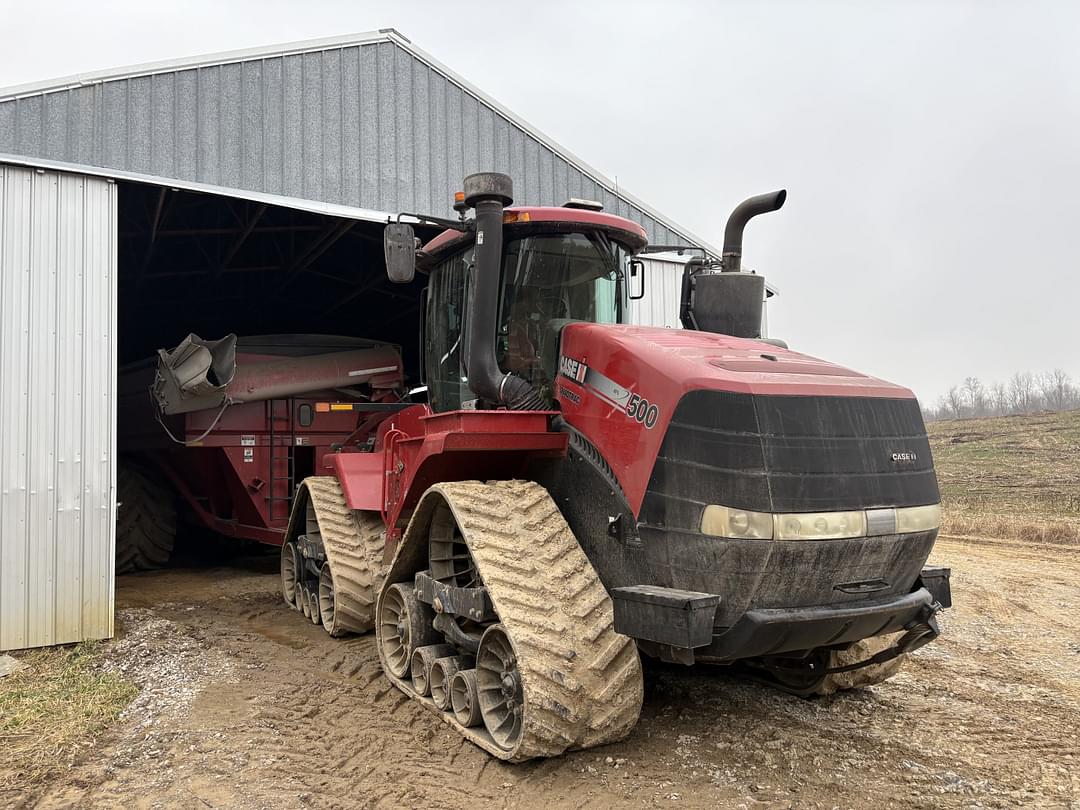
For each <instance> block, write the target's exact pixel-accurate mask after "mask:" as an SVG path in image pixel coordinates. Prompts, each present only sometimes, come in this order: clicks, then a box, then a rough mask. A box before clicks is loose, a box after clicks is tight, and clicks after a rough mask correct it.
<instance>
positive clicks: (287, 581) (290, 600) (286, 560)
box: [281, 541, 297, 607]
mask: <svg viewBox="0 0 1080 810" xmlns="http://www.w3.org/2000/svg"><path fill="white" fill-rule="evenodd" d="M296 585H297V582H296V546H295V545H294V544H293V543H292V542H291V541H290V542H288V543H285V544H284V545H283V546H282V547H281V595H282V596H283V597H284V598H285V604H287V605H288V606H289V607H296Z"/></svg>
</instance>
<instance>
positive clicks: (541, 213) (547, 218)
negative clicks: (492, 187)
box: [423, 206, 648, 258]
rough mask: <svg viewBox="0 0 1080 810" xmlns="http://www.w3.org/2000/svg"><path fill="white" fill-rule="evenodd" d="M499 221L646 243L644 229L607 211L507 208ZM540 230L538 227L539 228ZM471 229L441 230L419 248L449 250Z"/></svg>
mask: <svg viewBox="0 0 1080 810" xmlns="http://www.w3.org/2000/svg"><path fill="white" fill-rule="evenodd" d="M503 224H504V225H509V226H511V227H512V228H513V227H517V226H523V227H533V226H536V225H541V226H542V225H552V226H560V227H563V228H566V227H567V226H569V227H571V228H574V227H575V226H581V227H583V228H584V229H596V230H602V231H604V232H606V233H607V234H608V236H610V237H611V238H612V239H615V240H616V241H618V242H622V243H623V244H626V245H628V246H629V247H630V248H632V249H633V250H640V249H641V248H643V247H645V245H646V244H647V243H648V237H647V236H646V235H645V229H644V228H642V227H641V226H640V225H638V224H637V223H636V222H633V221H631V220H629V219H624V218H623V217H619V216H615V215H614V214H607V213H604V212H603V211H590V210H588V209H584V208H566V207H562V206H559V207H556V206H543V207H541V206H537V207H531V208H530V207H520V208H518V207H515V208H507V209H506V211H505V212H504V213H503ZM541 230H542V228H541ZM472 239H473V231H471V230H470V231H466V232H462V231H455V230H449V229H448V230H445V231H443V232H442V233H440V234H439V235H438V236H436V237H435V238H434V239H432V240H431V241H430V242H428V243H427V244H426V245H424V247H423V252H424V253H425V254H427V256H428V257H431V258H434V257H437V256H438V255H439V254H442V253H446V252H448V251H453V250H454V249H455V248H456V247H458V246H461V245H463V244H466V243H468V242H471V241H472Z"/></svg>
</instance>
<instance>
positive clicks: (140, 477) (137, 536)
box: [116, 463, 176, 574]
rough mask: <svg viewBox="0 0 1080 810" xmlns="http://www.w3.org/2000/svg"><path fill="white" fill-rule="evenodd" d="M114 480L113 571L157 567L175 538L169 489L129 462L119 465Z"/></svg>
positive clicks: (163, 560) (168, 552)
mask: <svg viewBox="0 0 1080 810" xmlns="http://www.w3.org/2000/svg"><path fill="white" fill-rule="evenodd" d="M116 479H117V480H116V491H117V499H118V500H119V501H120V508H119V509H117V510H116V573H118V574H127V573H130V572H132V571H151V570H154V569H156V568H161V567H162V566H163V565H165V563H167V562H168V561H169V557H170V555H171V554H172V550H173V543H174V541H175V540H176V507H175V505H174V503H173V498H174V496H173V493H172V490H170V489H169V488H168V487H167V486H163V485H161V484H160V483H158V482H157V481H156V480H155V479H154V478H152V477H151V476H150V475H148V474H147V473H145V472H144V471H143V470H142V469H140V468H139V467H136V466H133V465H131V464H125V463H121V464H119V465H118V469H117V472H116Z"/></svg>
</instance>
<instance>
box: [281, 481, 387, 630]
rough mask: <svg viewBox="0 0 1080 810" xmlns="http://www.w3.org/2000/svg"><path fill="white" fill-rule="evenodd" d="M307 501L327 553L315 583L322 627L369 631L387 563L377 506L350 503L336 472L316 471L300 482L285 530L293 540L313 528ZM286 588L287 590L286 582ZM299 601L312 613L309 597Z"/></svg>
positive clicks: (316, 600)
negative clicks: (357, 507) (365, 507)
mask: <svg viewBox="0 0 1080 810" xmlns="http://www.w3.org/2000/svg"><path fill="white" fill-rule="evenodd" d="M309 504H310V505H311V507H312V508H313V509H314V513H315V524H317V530H318V536H319V540H320V541H321V543H322V548H323V551H324V553H325V555H326V561H325V562H324V563H323V565H322V567H321V568H320V569H319V572H320V576H319V577H318V579H316V580H314V581H313V582H312V585H311V592H312V594H313V595H314V604H315V605H317V606H318V607H317V610H318V612H319V616H320V618H321V621H322V625H323V628H324V629H325V630H326V632H327V633H329V634H330V635H331V636H343V635H345V634H346V633H366V632H368V631H369V630H371V629H372V627H373V626H374V622H375V596H376V594H377V592H378V591H377V589H378V587H379V585H380V584H381V582H382V575H383V569H384V566H383V565H382V547H383V523H382V519H381V518H380V517H379V516H378V515H377V514H376V513H374V512H360V511H356V510H353V509H350V508H349V505H348V503H347V502H346V501H345V494H344V493H343V492H342V489H341V484H340V483H339V482H338V480H337V479H336V478H334V477H333V476H330V475H320V476H313V477H311V478H305V479H304V480H303V481H302V482H301V483H300V486H299V488H298V489H297V493H296V497H295V498H294V499H293V508H292V513H291V515H290V516H289V528H288V530H287V532H286V535H285V536H286V537H287V538H288V539H289V541H290V542H295V541H296V538H298V537H299V536H300V535H301V534H304V533H305V532H307V533H308V534H309V535H310V534H311V533H312V532H313V531H314V530H315V525H314V524H313V525H312V527H309V526H308V525H307V524H308V505H309ZM283 591H286V592H287V589H286V588H285V583H284V582H283ZM308 598H309V596H308V594H305V600H306V599H308ZM297 607H298V609H300V610H301V611H302V612H304V614H305V615H306V616H308V617H309V618H310V617H311V615H312V604H311V603H307V602H306V601H305V602H301V603H299V604H298V605H297ZM305 608H306V610H305Z"/></svg>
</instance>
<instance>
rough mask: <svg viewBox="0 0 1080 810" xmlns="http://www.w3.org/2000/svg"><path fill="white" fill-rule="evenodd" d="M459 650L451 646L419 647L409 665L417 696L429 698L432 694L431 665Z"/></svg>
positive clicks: (433, 645)
mask: <svg viewBox="0 0 1080 810" xmlns="http://www.w3.org/2000/svg"><path fill="white" fill-rule="evenodd" d="M456 652H457V650H455V649H454V648H453V647H451V646H450V645H449V644H431V645H428V646H427V647H417V648H416V649H415V650H414V651H413V654H412V661H411V662H410V664H409V674H410V675H411V676H412V687H413V689H414V690H415V691H416V694H418V695H420V696H421V697H427V696H428V695H430V694H431V665H432V664H434V663H435V662H436V661H437V660H438V659H440V658H447V657H449V656H451V655H454V653H456Z"/></svg>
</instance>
